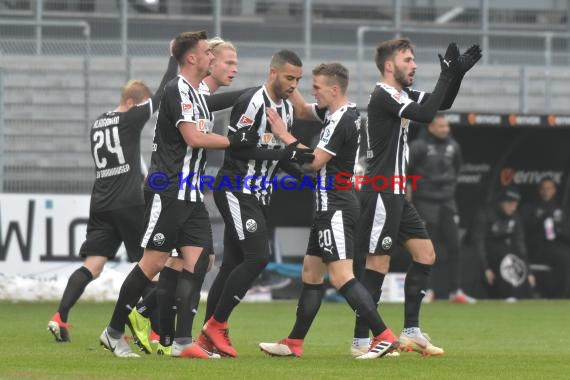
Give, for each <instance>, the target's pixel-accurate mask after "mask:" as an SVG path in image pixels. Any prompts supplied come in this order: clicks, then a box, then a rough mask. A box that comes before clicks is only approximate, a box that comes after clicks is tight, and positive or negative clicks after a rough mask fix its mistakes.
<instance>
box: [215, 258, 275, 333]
mask: <svg viewBox="0 0 570 380" xmlns="http://www.w3.org/2000/svg"><path fill="white" fill-rule="evenodd" d="M244 256H245V259H244V261H243V262H242V263H241V264H239V265H238V266H236V267H235V268H234V269H233V270H232V272H231V273H230V275H229V276H228V279H227V281H226V284H225V285H224V290H223V291H222V294H221V295H220V299H219V301H218V305H217V307H216V310H215V311H214V319H215V320H216V321H218V322H225V321H227V320H228V319H229V317H230V314H231V313H232V311H233V309H234V308H235V307H236V306H237V305H239V303H240V302H241V300H242V298H243V297H244V296H245V293H247V291H248V290H249V288H250V287H251V284H253V282H254V281H255V279H256V278H257V277H258V276H259V274H260V273H261V272H262V271H263V269H264V268H265V266H266V265H267V262H268V261H269V253H268V252H264V253H260V252H257V253H251V254H250V255H244Z"/></svg>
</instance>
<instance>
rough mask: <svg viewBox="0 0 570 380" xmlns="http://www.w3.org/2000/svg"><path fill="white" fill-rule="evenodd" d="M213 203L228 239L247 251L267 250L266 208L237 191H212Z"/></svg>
mask: <svg viewBox="0 0 570 380" xmlns="http://www.w3.org/2000/svg"><path fill="white" fill-rule="evenodd" d="M214 201H215V202H216V206H217V207H218V210H219V211H220V214H221V215H222V218H223V219H224V224H225V228H226V230H225V231H226V233H227V234H229V237H230V238H232V239H233V240H235V241H236V242H237V243H238V244H239V245H240V246H241V247H242V248H245V249H247V250H257V249H262V250H264V249H267V248H266V247H268V241H269V235H268V230H267V206H265V205H263V204H262V203H261V202H260V201H259V200H258V199H257V198H256V197H255V196H254V195H250V194H243V193H239V192H237V191H223V190H214Z"/></svg>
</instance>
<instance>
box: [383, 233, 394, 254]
mask: <svg viewBox="0 0 570 380" xmlns="http://www.w3.org/2000/svg"><path fill="white" fill-rule="evenodd" d="M390 248H392V238H391V237H390V236H386V237H385V238H384V239H382V249H383V250H384V251H387V250H389V249H390Z"/></svg>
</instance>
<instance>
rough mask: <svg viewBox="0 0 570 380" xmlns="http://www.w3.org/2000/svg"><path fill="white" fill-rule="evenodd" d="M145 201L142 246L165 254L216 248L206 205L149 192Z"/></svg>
mask: <svg viewBox="0 0 570 380" xmlns="http://www.w3.org/2000/svg"><path fill="white" fill-rule="evenodd" d="M145 201H146V210H145V214H144V224H143V237H142V242H141V247H143V248H147V249H152V250H155V251H161V252H171V251H172V250H173V249H174V248H180V247H186V246H190V247H203V248H206V249H208V248H211V247H212V226H211V225H210V216H209V214H208V210H207V209H206V206H205V205H204V203H202V202H189V201H183V200H180V199H177V198H171V197H166V196H164V195H163V194H158V193H151V192H145Z"/></svg>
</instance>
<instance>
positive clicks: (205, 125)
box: [196, 119, 211, 133]
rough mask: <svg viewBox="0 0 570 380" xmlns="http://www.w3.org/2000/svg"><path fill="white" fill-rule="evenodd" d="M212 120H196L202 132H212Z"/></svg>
mask: <svg viewBox="0 0 570 380" xmlns="http://www.w3.org/2000/svg"><path fill="white" fill-rule="evenodd" d="M210 126H211V123H210V120H208V119H199V120H198V121H196V129H197V130H199V131H200V132H202V133H210Z"/></svg>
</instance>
